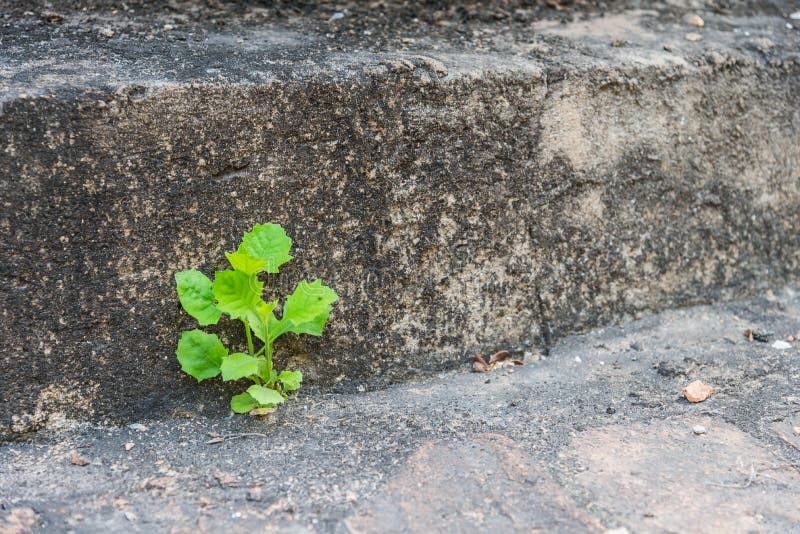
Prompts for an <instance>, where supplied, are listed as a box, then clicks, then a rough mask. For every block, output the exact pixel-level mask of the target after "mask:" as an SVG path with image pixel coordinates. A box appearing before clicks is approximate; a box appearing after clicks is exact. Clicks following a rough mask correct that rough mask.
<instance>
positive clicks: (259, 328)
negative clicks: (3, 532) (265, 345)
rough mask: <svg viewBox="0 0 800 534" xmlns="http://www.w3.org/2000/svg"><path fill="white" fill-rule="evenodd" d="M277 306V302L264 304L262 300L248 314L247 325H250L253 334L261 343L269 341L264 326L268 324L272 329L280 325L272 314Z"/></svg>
mask: <svg viewBox="0 0 800 534" xmlns="http://www.w3.org/2000/svg"><path fill="white" fill-rule="evenodd" d="M277 305H278V301H277V300H273V301H272V302H264V301H263V300H262V301H260V302H259V303H258V304H256V307H255V308H254V309H252V310H250V311H249V312H247V324H249V325H250V328H251V329H252V330H253V334H254V335H255V336H256V337H257V338H258V339H260V340H261V341H264V342H266V341H267V333H266V330H265V329H264V324H265V323H266V324H267V325H268V327H269V328H270V329H272V326H273V325H275V324H277V323H278V320H277V319H276V318H275V314H274V313H272V310H274V309H275V306H277Z"/></svg>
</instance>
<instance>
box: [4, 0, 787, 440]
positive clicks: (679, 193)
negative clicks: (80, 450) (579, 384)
mask: <svg viewBox="0 0 800 534" xmlns="http://www.w3.org/2000/svg"><path fill="white" fill-rule="evenodd" d="M645 4H646V5H645ZM0 6H2V19H0V41H2V43H0V106H1V108H0V229H1V230H2V235H3V238H2V239H0V257H2V258H3V261H2V262H0V279H1V280H2V284H0V301H3V302H4V304H5V305H4V306H3V308H2V309H1V310H0V314H1V315H0V319H2V320H0V375H2V376H4V377H8V379H6V380H3V381H0V436H10V435H17V436H19V435H24V434H26V433H29V432H35V431H36V430H38V429H42V428H46V427H47V426H48V425H49V424H50V422H51V420H58V419H59V418H60V417H63V416H65V415H66V416H68V417H70V418H83V419H84V420H88V421H102V420H106V419H108V418H116V419H117V420H118V421H122V420H126V419H127V420H135V419H136V418H139V417H142V416H143V415H146V414H151V413H159V414H169V413H171V412H172V411H174V410H176V409H178V408H179V407H180V406H183V405H185V404H187V403H188V402H192V401H193V400H196V399H197V398H198V397H200V398H203V399H204V402H203V403H202V404H203V406H204V409H203V410H201V411H200V412H201V415H204V416H209V417H215V416H218V415H219V414H218V413H215V412H214V411H213V408H214V407H215V406H218V403H217V402H216V399H217V397H218V396H219V395H221V394H223V393H225V391H224V387H223V386H222V385H221V384H220V382H219V381H212V382H211V383H208V384H205V383H204V387H202V388H196V387H195V384H194V383H193V380H192V379H191V378H189V377H187V376H186V375H185V374H183V373H182V372H181V371H180V368H179V365H178V362H177V360H176V358H175V357H174V350H175V345H176V343H177V340H178V339H179V337H180V332H181V331H182V330H188V329H191V328H194V327H195V326H196V325H195V323H194V322H193V321H192V320H191V319H190V318H189V317H188V316H187V315H186V314H185V313H183V312H182V311H181V309H180V307H179V305H178V302H177V298H176V294H175V288H174V283H173V275H174V273H175V272H176V271H179V270H183V269H189V268H197V269H200V270H201V271H203V272H205V273H206V274H212V273H213V272H214V271H216V270H221V269H224V268H225V267H226V262H225V259H224V255H223V252H224V251H226V250H232V249H234V248H236V246H237V245H238V241H239V239H240V236H241V234H242V233H243V232H244V231H246V230H248V229H249V228H251V227H252V225H253V224H255V223H257V222H265V221H268V220H269V221H272V222H278V223H280V224H282V225H284V226H285V227H286V228H287V231H288V233H289V235H290V236H291V237H292V238H293V239H294V240H295V245H296V246H295V248H294V250H293V255H294V256H295V258H296V259H295V260H294V261H292V262H291V263H290V264H288V266H287V268H286V270H285V271H284V273H282V277H281V278H280V279H279V280H278V281H277V284H276V286H277V290H280V291H276V293H278V292H280V293H281V294H285V293H288V292H290V291H291V290H292V289H293V288H294V286H295V284H296V283H297V281H298V280H300V279H301V278H303V277H308V278H322V279H323V280H324V281H325V282H326V283H327V284H329V285H330V286H331V287H333V288H334V289H335V290H336V292H337V293H338V294H339V295H340V296H341V300H340V301H339V302H338V303H337V304H336V308H335V310H334V312H333V314H332V316H331V321H330V323H329V327H328V328H327V329H326V332H325V335H324V336H323V338H322V339H317V338H313V339H312V338H310V337H309V336H306V337H300V338H297V337H295V338H292V339H287V340H285V341H284V340H283V339H281V341H280V342H279V345H278V346H277V351H278V356H277V358H278V361H279V362H280V365H281V366H284V365H287V366H289V367H293V368H295V367H296V368H300V369H302V371H303V373H304V376H305V380H306V387H317V388H319V391H327V392H330V391H336V392H348V391H350V392H354V391H356V388H357V387H358V386H364V387H366V388H367V389H374V388H380V387H385V386H386V385H388V384H391V383H395V382H399V381H402V380H405V379H409V378H415V377H424V376H429V375H431V374H432V373H437V372H442V371H444V370H448V369H454V368H457V367H459V366H461V365H463V362H464V361H465V358H468V357H469V356H470V355H471V354H472V353H474V352H475V351H479V350H480V351H490V350H492V351H494V350H497V348H499V347H500V346H510V347H514V348H519V349H522V350H523V351H524V350H547V348H548V347H549V345H550V344H551V343H552V342H553V341H554V340H555V339H558V338H559V337H561V336H563V335H566V334H569V333H575V332H580V331H585V330H586V329H588V328H591V327H594V326H597V325H602V324H610V323H612V322H613V321H617V320H620V319H623V318H626V317H631V316H635V315H636V314H637V313H641V312H649V311H655V310H660V309H666V308H674V307H679V306H687V305H692V304H699V303H704V302H711V301H715V300H720V299H730V298H734V297H740V298H741V297H743V296H744V295H745V294H753V293H754V292H756V291H759V290H762V289H764V288H766V287H773V286H775V287H777V286H783V285H786V284H792V283H794V282H796V281H797V279H798V273H800V234H798V232H797V228H798V227H800V187H798V169H800V144H798V143H797V138H798V132H800V108H798V106H797V94H798V93H799V92H800V54H798V50H800V31H798V29H797V28H795V26H794V25H793V21H794V19H791V18H790V14H791V12H792V10H793V9H794V8H793V5H792V3H791V2H772V1H770V2H756V1H752V2H723V1H713V2H712V1H708V2H694V1H691V2H689V1H686V2H680V1H670V2H646V3H645V2H632V1H630V2H629V1H625V2H600V1H587V2H493V3H489V4H485V3H477V2H475V3H471V4H470V3H467V4H462V3H458V5H456V3H446V2H430V3H425V4H424V5H421V4H419V3H415V2H407V3H404V2H385V3H374V4H372V3H371V4H369V5H367V6H366V7H364V4H363V3H356V2H353V3H344V4H341V5H340V4H332V3H321V4H315V3H310V2H309V3H307V4H294V5H293V7H288V6H286V5H284V3H279V4H270V5H269V6H266V4H265V3H261V2H252V3H246V2H241V3H226V2H216V1H213V2H212V1H209V2H177V1H176V2H167V3H154V2H130V3H128V2H126V3H124V4H123V3H120V5H119V6H118V5H117V4H116V3H113V2H110V1H100V2H89V1H86V2H77V1H75V2H67V3H64V4H61V3H58V5H56V3H55V2H50V3H47V2H8V1H2V0H0ZM84 7H86V8H87V9H85V10H84V9H83V8H84ZM692 15H696V16H701V17H702V18H703V20H704V23H703V26H702V27H700V26H693V25H691V24H689V20H690V18H689V17H691V16H692ZM676 221H680V222H681V223H680V224H676ZM283 275H285V276H283ZM273 296H278V295H277V294H276V295H270V296H268V298H270V299H271V298H272V297H273ZM216 329H217V332H216V333H218V334H220V336H221V337H222V338H223V339H224V341H225V342H226V343H227V344H228V345H229V346H231V347H232V348H233V349H234V350H237V349H236V347H237V346H238V347H241V346H242V344H243V341H244V340H243V339H242V337H243V336H242V331H241V327H240V325H238V324H233V323H229V322H225V321H223V322H221V323H220V324H219V325H218V326H217V327H216ZM228 392H229V391H228Z"/></svg>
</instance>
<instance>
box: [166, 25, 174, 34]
mask: <svg viewBox="0 0 800 534" xmlns="http://www.w3.org/2000/svg"><path fill="white" fill-rule="evenodd" d="M174 29H175V26H173V25H172V24H164V31H165V32H169V31H172V30H174Z"/></svg>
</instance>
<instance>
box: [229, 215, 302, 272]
mask: <svg viewBox="0 0 800 534" xmlns="http://www.w3.org/2000/svg"><path fill="white" fill-rule="evenodd" d="M291 248H292V240H291V239H290V238H289V237H288V236H287V235H286V232H284V231H283V228H281V226H280V225H279V224H272V223H267V224H257V225H255V226H254V227H253V229H252V230H251V231H250V232H247V233H245V234H244V236H243V237H242V244H241V245H239V250H238V251H237V252H241V253H244V254H247V255H248V256H252V257H253V258H258V259H259V260H262V261H264V262H266V267H265V270H266V271H267V272H268V273H273V274H275V273H277V272H278V268H279V267H280V266H281V265H283V264H284V263H286V262H287V261H289V260H291V259H292V257H291V256H290V255H289V250H290V249H291Z"/></svg>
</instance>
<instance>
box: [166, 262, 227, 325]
mask: <svg viewBox="0 0 800 534" xmlns="http://www.w3.org/2000/svg"><path fill="white" fill-rule="evenodd" d="M175 284H176V285H177V286H178V298H179V299H180V301H181V306H183V309H184V310H186V313H188V314H189V315H191V316H192V317H194V318H195V319H197V322H198V323H200V324H201V325H202V326H206V325H210V324H217V321H219V316H220V311H219V310H218V309H217V307H216V306H214V293H213V291H211V280H209V279H208V277H207V276H206V275H204V274H203V273H201V272H200V271H196V270H194V269H192V270H190V271H181V272H178V273H175Z"/></svg>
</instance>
